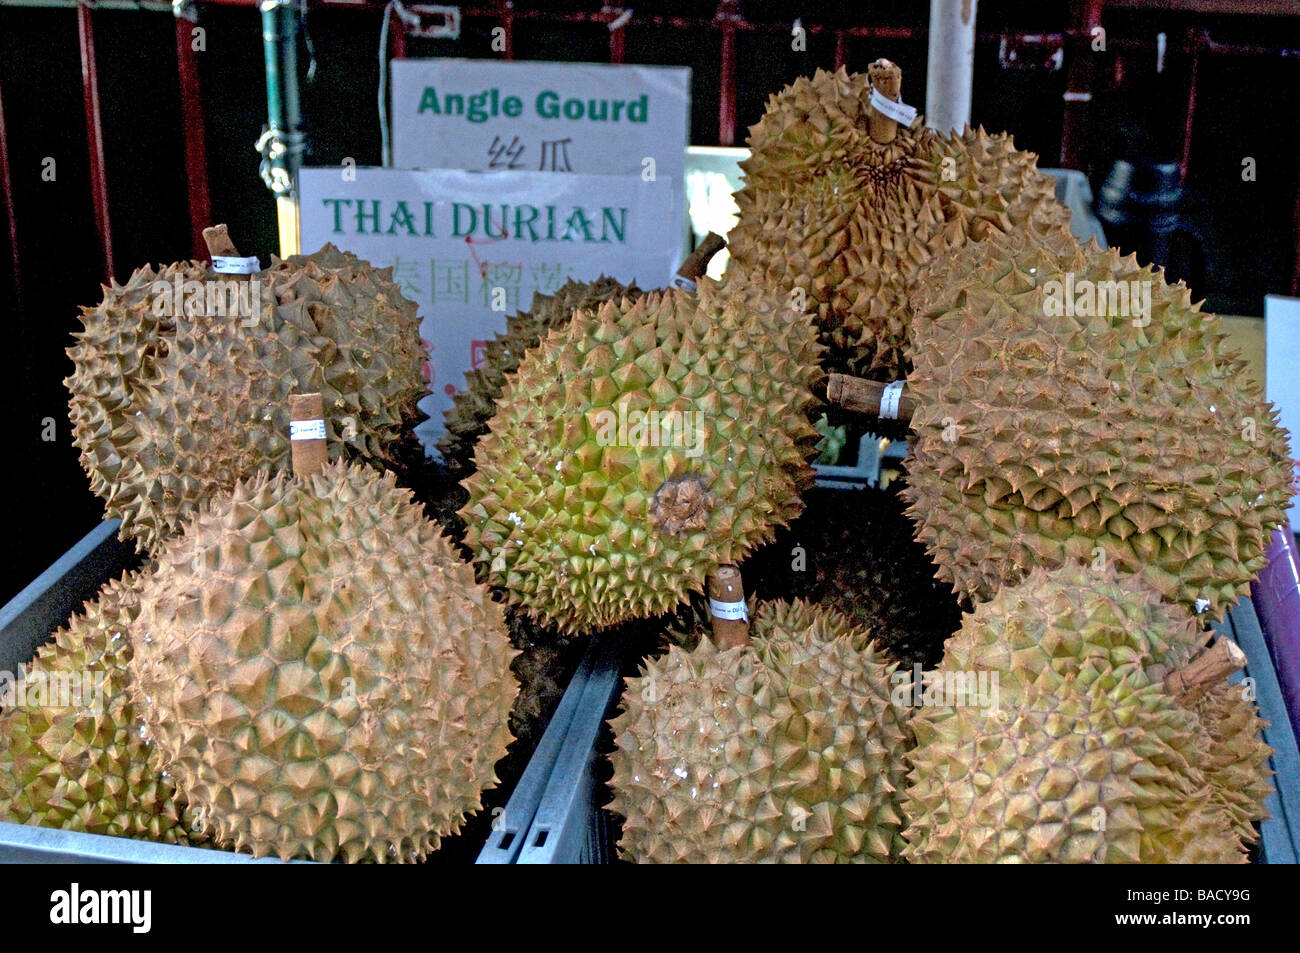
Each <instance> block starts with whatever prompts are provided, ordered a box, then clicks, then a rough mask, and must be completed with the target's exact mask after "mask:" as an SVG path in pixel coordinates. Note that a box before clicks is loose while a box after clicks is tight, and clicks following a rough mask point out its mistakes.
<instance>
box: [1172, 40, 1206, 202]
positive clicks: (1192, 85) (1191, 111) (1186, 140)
mask: <svg viewBox="0 0 1300 953" xmlns="http://www.w3.org/2000/svg"><path fill="white" fill-rule="evenodd" d="M1204 39H1205V37H1204V36H1203V35H1202V34H1200V33H1197V32H1196V31H1195V30H1188V31H1187V44H1188V46H1190V47H1191V53H1192V68H1191V72H1190V74H1189V76H1188V79H1187V112H1186V113H1185V114H1184V115H1183V155H1182V158H1181V159H1179V160H1178V181H1179V182H1186V181H1187V168H1188V166H1189V165H1190V164H1191V161H1192V125H1193V123H1194V122H1195V119H1196V81H1197V78H1198V77H1199V75H1200V72H1201V50H1202V49H1203V48H1204Z"/></svg>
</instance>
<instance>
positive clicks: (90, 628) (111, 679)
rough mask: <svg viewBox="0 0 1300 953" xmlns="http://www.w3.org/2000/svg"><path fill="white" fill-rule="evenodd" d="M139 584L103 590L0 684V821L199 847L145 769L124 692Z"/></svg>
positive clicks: (133, 576) (186, 820) (158, 778)
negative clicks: (18, 671) (16, 673)
mask: <svg viewBox="0 0 1300 953" xmlns="http://www.w3.org/2000/svg"><path fill="white" fill-rule="evenodd" d="M139 585H140V575H139V573H134V572H133V573H130V574H128V575H127V576H125V577H124V578H122V579H115V580H113V581H112V582H110V583H108V584H107V585H106V586H105V587H104V588H103V589H102V590H101V591H100V593H99V595H98V596H97V597H96V598H95V599H94V600H93V601H90V602H87V603H86V605H85V613H84V615H77V616H74V617H73V618H72V620H71V621H70V622H69V623H68V625H67V626H66V627H65V628H61V629H59V630H58V631H57V632H55V633H54V637H53V641H51V642H49V643H47V644H46V645H43V646H41V648H40V649H38V650H37V652H36V657H35V658H34V659H33V660H32V663H31V665H30V666H29V667H28V669H27V671H25V672H23V673H21V675H20V676H18V677H15V676H11V675H10V673H5V676H4V677H0V706H2V707H3V708H4V709H5V710H4V712H3V714H0V820H3V821H10V822H13V823H18V824H34V825H39V826H42V827H57V828H62V829H63V830H69V831H80V832H83V833H87V834H103V835H106V836H110V837H132V838H142V839H147V840H155V841H160V842H163V843H168V844H187V843H200V842H201V841H202V840H203V837H202V832H201V826H202V825H200V824H198V823H196V822H195V818H194V817H193V815H192V814H190V813H189V812H188V811H186V810H185V809H184V802H183V801H182V800H181V799H180V798H179V797H178V796H177V794H176V789H175V786H174V784H173V783H172V782H171V780H170V779H169V778H168V777H167V776H166V775H164V774H161V773H160V772H159V771H158V770H157V769H155V768H154V767H151V766H150V764H149V754H150V748H151V745H150V742H149V739H148V738H147V737H146V736H145V734H144V731H143V723H142V722H141V720H140V719H139V717H138V713H137V709H136V707H135V706H134V705H133V704H132V702H131V699H130V696H129V693H128V691H127V683H128V681H129V679H130V675H129V673H128V671H127V663H128V662H129V661H130V659H131V639H130V630H131V628H132V627H133V626H134V625H135V620H136V616H137V614H138V613H139V610H140V605H139ZM11 678H13V679H14V680H12V681H11V680H10V679H11ZM20 683H21V686H20ZM60 702H70V703H71V704H60Z"/></svg>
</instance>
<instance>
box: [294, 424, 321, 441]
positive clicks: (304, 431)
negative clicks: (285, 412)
mask: <svg viewBox="0 0 1300 953" xmlns="http://www.w3.org/2000/svg"><path fill="white" fill-rule="evenodd" d="M289 439H290V440H324V439H325V421H323V420H319V419H318V420H291V421H289Z"/></svg>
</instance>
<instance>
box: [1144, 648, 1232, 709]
mask: <svg viewBox="0 0 1300 953" xmlns="http://www.w3.org/2000/svg"><path fill="white" fill-rule="evenodd" d="M1245 665H1246V653H1245V652H1243V651H1242V650H1241V648H1240V647H1239V646H1238V645H1237V643H1235V642H1233V641H1232V640H1230V639H1219V640H1218V641H1217V642H1215V643H1214V644H1213V645H1211V646H1210V647H1209V648H1208V649H1206V650H1205V651H1204V652H1202V653H1201V654H1200V655H1198V656H1196V658H1194V659H1192V660H1191V661H1190V662H1188V663H1187V664H1186V665H1184V666H1183V667H1182V668H1180V669H1178V671H1176V672H1170V673H1169V674H1168V675H1166V676H1165V683H1164V684H1165V689H1166V690H1167V691H1169V692H1170V694H1172V695H1174V696H1176V697H1177V698H1178V700H1179V701H1181V702H1182V703H1183V705H1187V704H1189V703H1191V702H1194V701H1195V700H1196V699H1197V698H1199V697H1200V696H1201V695H1202V694H1204V692H1205V690H1206V689H1207V688H1209V687H1210V686H1212V685H1214V684H1216V683H1218V682H1220V681H1222V680H1223V679H1225V678H1227V677H1228V676H1229V675H1231V674H1232V673H1233V672H1235V671H1237V670H1238V669H1240V668H1243V667H1245Z"/></svg>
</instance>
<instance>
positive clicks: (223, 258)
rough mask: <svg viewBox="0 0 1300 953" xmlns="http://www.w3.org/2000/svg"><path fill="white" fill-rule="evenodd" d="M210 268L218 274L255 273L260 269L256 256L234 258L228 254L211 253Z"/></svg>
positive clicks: (260, 265)
mask: <svg viewBox="0 0 1300 953" xmlns="http://www.w3.org/2000/svg"><path fill="white" fill-rule="evenodd" d="M212 270H213V271H215V272H216V273H217V274H219V275H255V274H257V273H258V272H259V271H261V270H262V264H261V262H259V261H258V260H257V258H256V256H254V257H252V258H235V257H233V256H230V255H213V256H212Z"/></svg>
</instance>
